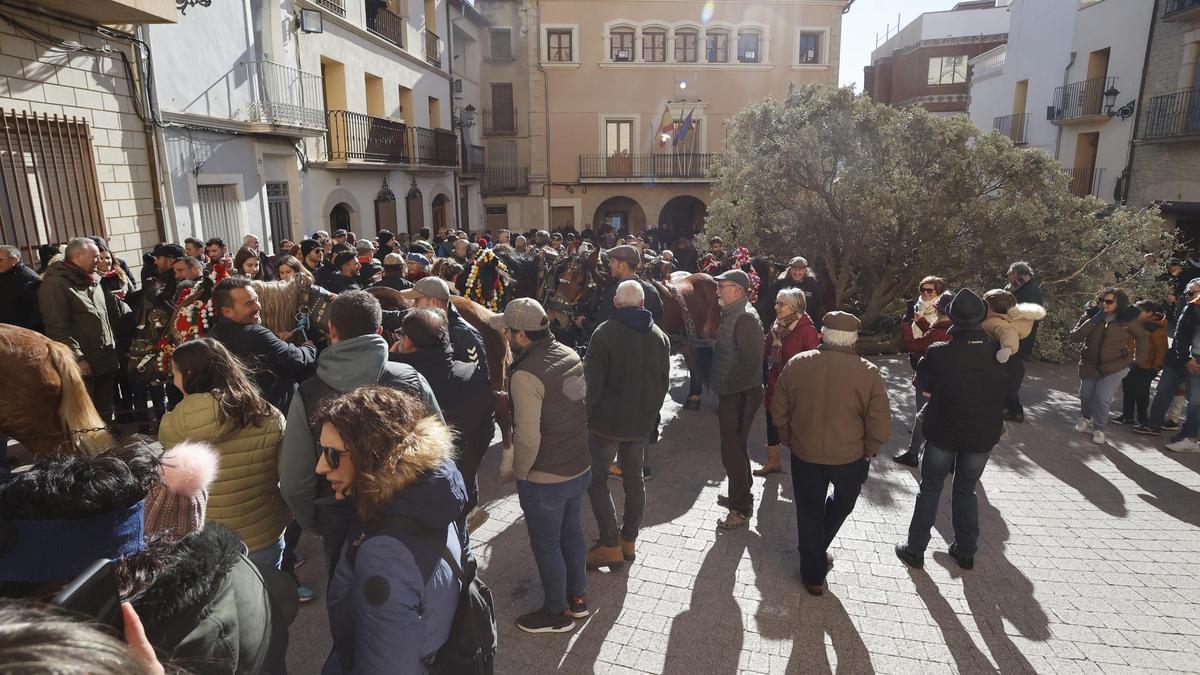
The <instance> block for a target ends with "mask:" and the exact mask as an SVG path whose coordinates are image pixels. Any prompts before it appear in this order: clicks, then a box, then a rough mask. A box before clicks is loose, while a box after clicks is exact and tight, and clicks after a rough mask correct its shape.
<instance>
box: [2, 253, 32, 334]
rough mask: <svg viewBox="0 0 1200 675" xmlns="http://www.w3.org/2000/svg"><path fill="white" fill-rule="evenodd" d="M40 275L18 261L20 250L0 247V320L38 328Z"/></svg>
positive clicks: (15, 324)
mask: <svg viewBox="0 0 1200 675" xmlns="http://www.w3.org/2000/svg"><path fill="white" fill-rule="evenodd" d="M41 283H42V280H41V277H39V276H38V274H37V272H34V271H33V270H32V269H30V268H29V266H28V265H26V264H25V263H23V262H21V249H19V248H17V247H16V246H0V323H7V324H12V325H14V326H20V327H21V328H28V329H30V330H40V328H41V323H42V322H41V319H40V318H38V309H37V292H38V286H40V285H41Z"/></svg>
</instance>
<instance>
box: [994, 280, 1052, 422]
mask: <svg viewBox="0 0 1200 675" xmlns="http://www.w3.org/2000/svg"><path fill="white" fill-rule="evenodd" d="M1004 290H1006V291H1008V292H1009V293H1012V294H1013V295H1014V296H1016V298H1017V302H1018V303H1021V302H1029V303H1033V304H1035V305H1042V306H1044V305H1045V304H1046V296H1045V294H1043V293H1042V284H1041V282H1039V281H1038V279H1037V276H1036V275H1034V273H1033V268H1032V267H1030V266H1029V263H1027V262H1022V261H1018V262H1015V263H1013V264H1011V265H1009V266H1008V286H1006V287H1005V289H1004ZM1040 323H1041V321H1034V322H1033V329H1032V330H1030V331H1029V336H1028V337H1026V338H1025V339H1023V340H1021V342H1020V348H1019V349H1018V350H1017V353H1016V354H1013V356H1015V357H1016V358H1012V357H1009V369H1010V370H1012V371H1013V372H1014V373H1016V376H1015V377H1014V378H1013V379H1012V390H1011V391H1009V392H1008V397H1007V398H1006V399H1005V401H1004V419H1006V420H1009V421H1012V422H1024V421H1025V409H1024V408H1023V407H1022V406H1021V381H1022V380H1024V379H1025V367H1024V365H1023V363H1022V362H1023V361H1027V360H1029V359H1031V358H1033V347H1034V345H1036V344H1037V332H1038V324H1040Z"/></svg>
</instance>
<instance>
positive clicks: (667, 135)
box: [658, 105, 675, 150]
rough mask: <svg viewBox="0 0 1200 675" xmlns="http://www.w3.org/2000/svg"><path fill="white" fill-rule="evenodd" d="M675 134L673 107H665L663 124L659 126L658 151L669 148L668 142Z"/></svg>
mask: <svg viewBox="0 0 1200 675" xmlns="http://www.w3.org/2000/svg"><path fill="white" fill-rule="evenodd" d="M674 132H675V119H674V118H672V117H671V106H670V105H664V106H663V115H662V122H660V123H659V125H658V149H659V150H662V149H663V148H665V147H666V146H667V141H669V140H671V136H672V135H674Z"/></svg>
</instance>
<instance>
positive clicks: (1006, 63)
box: [970, 0, 1154, 203]
mask: <svg viewBox="0 0 1200 675" xmlns="http://www.w3.org/2000/svg"><path fill="white" fill-rule="evenodd" d="M1153 5H1154V3H1141V2H1125V1H1122V0H1013V2H1012V5H1011V6H1010V9H1011V11H1012V19H1011V22H1010V28H1009V36H1008V44H1007V45H1004V46H1001V47H998V48H996V49H993V50H991V51H989V52H986V53H984V54H981V55H979V56H977V57H975V58H974V59H972V60H971V66H972V68H973V72H972V83H971V105H970V115H971V119H972V121H973V122H974V123H975V124H976V126H978V127H979V128H981V129H996V130H998V131H1000V132H1001V133H1003V134H1005V135H1008V136H1009V137H1010V138H1012V139H1013V141H1014V142H1016V143H1017V144H1019V145H1026V146H1028V147H1031V148H1038V149H1041V150H1045V151H1046V152H1048V153H1050V154H1051V155H1053V156H1054V157H1055V158H1056V159H1057V160H1058V161H1059V162H1060V163H1061V164H1062V165H1063V168H1064V170H1066V171H1068V172H1069V174H1070V176H1071V189H1072V191H1074V192H1075V193H1076V194H1080V195H1083V194H1089V193H1090V194H1094V195H1096V196H1098V197H1100V198H1102V199H1104V200H1106V201H1108V202H1110V203H1112V202H1116V201H1118V199H1117V197H1115V195H1119V194H1120V192H1121V188H1122V183H1123V181H1124V180H1126V178H1125V176H1126V175H1127V172H1126V167H1127V165H1128V158H1129V147H1130V141H1131V139H1132V134H1133V128H1134V124H1133V114H1134V112H1135V110H1136V106H1137V105H1138V102H1137V97H1138V92H1139V91H1140V89H1141V78H1142V68H1143V63H1144V60H1145V57H1146V42H1147V39H1148V36H1149V33H1150V22H1151V19H1152V17H1153V10H1154V7H1153Z"/></svg>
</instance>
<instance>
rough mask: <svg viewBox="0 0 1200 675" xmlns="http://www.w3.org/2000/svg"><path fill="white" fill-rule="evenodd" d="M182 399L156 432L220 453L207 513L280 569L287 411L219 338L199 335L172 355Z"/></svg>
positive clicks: (165, 441) (257, 557) (256, 556)
mask: <svg viewBox="0 0 1200 675" xmlns="http://www.w3.org/2000/svg"><path fill="white" fill-rule="evenodd" d="M171 370H172V371H173V373H174V376H175V380H174V382H175V386H176V387H177V388H179V390H180V391H182V392H183V394H184V397H183V401H181V402H180V403H179V405H177V406H175V409H174V410H172V411H171V412H169V413H167V414H166V415H164V416H163V418H162V424H161V425H160V427H159V431H158V438H159V441H160V442H161V443H162V445H163V447H164V448H166V449H170V448H172V447H174V446H175V445H176V444H178V443H181V442H183V441H203V442H205V443H209V444H211V445H212V446H213V447H215V448H216V449H217V451H218V452H219V453H220V455H221V464H220V469H219V470H218V472H217V478H216V480H215V481H213V484H212V487H211V488H210V490H209V498H208V519H209V520H213V521H216V522H218V523H221V524H222V525H224V526H226V527H228V528H229V529H231V530H233V531H234V532H235V533H237V535H238V536H239V537H241V538H242V541H244V542H245V543H246V547H247V548H248V549H249V550H250V555H249V557H250V559H251V560H253V561H255V562H257V563H259V564H262V565H264V566H270V567H274V568H276V569H278V568H279V566H280V563H281V561H282V557H283V530H284V528H285V527H287V524H288V521H289V520H290V519H291V517H290V516H289V515H288V510H287V506H286V505H285V504H284V501H283V497H282V496H281V495H280V493H279V448H280V444H281V442H282V439H283V427H284V417H283V415H282V414H281V413H280V412H279V411H278V410H276V409H275V408H274V407H272V406H271V404H270V403H268V402H267V400H266V399H265V398H263V395H262V392H260V391H259V390H258V388H257V387H255V385H254V382H253V381H252V380H250V379H248V378H247V377H246V375H245V373H244V367H243V366H242V364H241V363H240V362H239V361H238V360H237V358H236V357H235V356H234V355H233V354H232V353H230V351H229V350H228V349H226V348H225V346H224V345H222V344H221V343H220V342H217V341H216V340H212V339H209V338H199V339H196V340H191V341H190V342H185V343H183V344H181V345H179V347H178V348H177V349H176V350H175V351H174V353H173V354H172V355H171Z"/></svg>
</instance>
